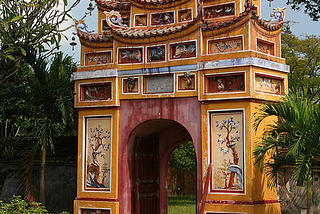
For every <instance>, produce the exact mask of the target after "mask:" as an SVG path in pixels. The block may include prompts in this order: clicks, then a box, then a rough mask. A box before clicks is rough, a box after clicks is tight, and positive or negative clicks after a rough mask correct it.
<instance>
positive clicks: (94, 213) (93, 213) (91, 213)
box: [81, 209, 110, 214]
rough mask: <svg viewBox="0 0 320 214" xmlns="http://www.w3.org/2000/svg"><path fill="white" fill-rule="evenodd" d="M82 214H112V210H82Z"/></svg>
mask: <svg viewBox="0 0 320 214" xmlns="http://www.w3.org/2000/svg"><path fill="white" fill-rule="evenodd" d="M81 214H110V210H102V209H81Z"/></svg>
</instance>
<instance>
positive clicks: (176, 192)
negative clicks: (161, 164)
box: [168, 141, 197, 214]
mask: <svg viewBox="0 0 320 214" xmlns="http://www.w3.org/2000/svg"><path fill="white" fill-rule="evenodd" d="M196 196H197V161H196V152H195V147H194V145H193V142H192V141H188V142H183V143H182V144H181V145H179V146H178V147H176V148H175V149H174V151H173V152H172V154H171V157H170V159H169V163H168V214H175V213H184V214H189V213H190V214H194V213H196Z"/></svg>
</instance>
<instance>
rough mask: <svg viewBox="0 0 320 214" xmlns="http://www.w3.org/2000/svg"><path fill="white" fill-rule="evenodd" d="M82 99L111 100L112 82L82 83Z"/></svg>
mask: <svg viewBox="0 0 320 214" xmlns="http://www.w3.org/2000/svg"><path fill="white" fill-rule="evenodd" d="M80 87H81V101H92V100H110V99H111V82H108V83H102V84H90V85H81V86H80Z"/></svg>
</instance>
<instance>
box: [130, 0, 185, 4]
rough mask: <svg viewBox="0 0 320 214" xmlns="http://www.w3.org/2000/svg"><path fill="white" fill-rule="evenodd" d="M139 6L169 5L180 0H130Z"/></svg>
mask: <svg viewBox="0 0 320 214" xmlns="http://www.w3.org/2000/svg"><path fill="white" fill-rule="evenodd" d="M131 1H134V2H137V3H140V4H147V5H162V4H170V3H173V2H178V1H180V0H131Z"/></svg>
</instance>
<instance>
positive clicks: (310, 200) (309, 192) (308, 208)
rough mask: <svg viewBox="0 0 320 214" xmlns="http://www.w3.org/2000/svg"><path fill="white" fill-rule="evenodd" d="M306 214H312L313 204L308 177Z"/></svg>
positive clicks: (309, 178)
mask: <svg viewBox="0 0 320 214" xmlns="http://www.w3.org/2000/svg"><path fill="white" fill-rule="evenodd" d="M307 213H308V214H313V203H312V176H311V174H309V175H308V181H307Z"/></svg>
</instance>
